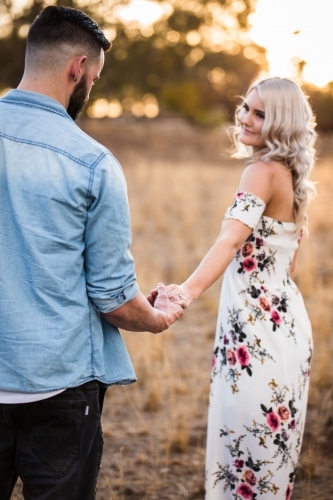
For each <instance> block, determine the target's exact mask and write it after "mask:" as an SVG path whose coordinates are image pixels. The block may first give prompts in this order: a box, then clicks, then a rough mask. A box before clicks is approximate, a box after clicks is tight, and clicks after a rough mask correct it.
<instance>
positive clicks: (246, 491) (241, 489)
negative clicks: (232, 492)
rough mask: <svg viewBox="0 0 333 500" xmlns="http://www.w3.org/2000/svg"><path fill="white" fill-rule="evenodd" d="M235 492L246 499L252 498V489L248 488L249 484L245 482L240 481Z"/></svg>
mask: <svg viewBox="0 0 333 500" xmlns="http://www.w3.org/2000/svg"><path fill="white" fill-rule="evenodd" d="M236 493H237V494H238V495H240V496H241V497H243V498H245V499H246V500H252V498H253V491H252V489H251V488H250V486H249V485H248V484H246V483H242V484H240V485H239V486H237V488H236Z"/></svg>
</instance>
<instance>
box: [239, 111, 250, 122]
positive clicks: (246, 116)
mask: <svg viewBox="0 0 333 500" xmlns="http://www.w3.org/2000/svg"><path fill="white" fill-rule="evenodd" d="M241 123H242V124H243V125H250V124H251V114H250V112H249V111H246V112H245V113H244V114H243V115H242V117H241Z"/></svg>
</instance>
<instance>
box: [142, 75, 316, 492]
mask: <svg viewBox="0 0 333 500" xmlns="http://www.w3.org/2000/svg"><path fill="white" fill-rule="evenodd" d="M314 127H315V123H314V119H313V115H312V112H311V109H310V106H309V104H308V102H307V100H306V98H305V97H304V95H303V93H302V91H301V89H300V88H299V87H298V85H296V84H295V83H293V82H292V81H290V80H287V79H281V78H268V79H265V80H262V81H259V82H257V83H255V84H254V85H252V86H251V88H250V89H249V91H248V93H247V96H246V98H245V100H244V102H243V104H242V105H241V106H240V107H239V109H238V110H237V113H236V126H235V130H234V139H235V145H236V149H237V151H238V153H240V151H241V148H243V149H244V146H246V147H247V149H249V148H251V150H252V158H253V163H252V164H250V165H249V166H248V167H247V168H246V169H245V171H244V173H243V175H242V177H241V180H240V185H239V188H238V191H237V194H236V197H235V200H234V202H233V205H232V206H231V207H230V208H229V209H228V210H227V213H226V215H225V217H224V221H223V225H222V230H221V233H220V235H219V237H218V239H217V241H216V243H215V244H214V245H213V247H212V248H211V249H210V251H209V252H208V253H207V255H206V256H205V257H204V259H203V260H202V262H201V264H200V265H199V266H198V268H197V269H196V270H195V271H194V273H193V274H192V275H191V276H190V277H189V278H188V280H187V281H185V283H183V284H182V285H181V286H177V285H169V286H168V287H167V290H168V295H169V298H170V299H171V300H172V301H174V302H176V303H178V304H180V305H181V306H182V307H183V308H186V307H188V306H189V305H190V304H191V302H193V300H195V299H196V298H198V297H199V295H201V294H202V293H203V292H204V291H205V290H206V289H207V288H208V287H210V286H211V285H212V284H213V283H214V282H215V281H216V280H217V279H218V278H219V277H220V276H221V274H222V273H223V272H224V271H225V276H224V281H223V286H222V292H221V301H220V308H219V316H218V322H217V331H216V340H215V347H214V356H213V369H212V380H211V394H210V406H209V418H208V438H207V439H208V441H207V464H206V499H207V500H215V499H216V500H217V499H218V500H227V499H228V500H229V499H230V500H231V499H235V500H241V499H259V498H264V499H265V500H270V499H274V500H278V499H281V500H282V499H287V500H289V499H290V497H291V493H292V488H293V481H294V476H295V471H296V467H297V461H298V457H299V453H300V447H301V442H302V436H303V431H304V423H305V413H306V404H307V392H308V383H309V370H310V360H311V353H312V338H311V325H310V322H309V319H308V316H307V313H306V310H305V307H304V303H303V300H302V297H301V295H300V292H299V291H298V289H297V287H296V285H295V284H294V282H293V281H292V280H291V276H292V274H293V271H294V268H295V263H296V256H297V248H298V245H299V242H300V240H301V234H302V232H304V230H306V225H307V216H306V208H307V205H308V202H309V201H310V198H311V196H312V195H313V194H314V186H313V184H312V183H310V181H309V180H308V175H309V172H310V170H311V168H312V166H313V163H314V149H313V144H314V141H315V137H316V134H315V132H314ZM243 156H244V155H243ZM152 295H153V296H154V293H153V294H152ZM151 298H152V297H151ZM261 495H263V497H262V496H261Z"/></svg>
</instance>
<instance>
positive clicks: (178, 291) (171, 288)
mask: <svg viewBox="0 0 333 500" xmlns="http://www.w3.org/2000/svg"><path fill="white" fill-rule="evenodd" d="M161 284H162V283H159V284H158V285H157V288H154V289H153V290H152V291H151V292H150V294H149V295H148V297H147V299H148V301H149V302H150V304H151V305H152V306H153V307H156V303H157V304H159V298H160V291H159V285H161ZM163 287H164V285H163ZM164 290H165V291H166V294H167V298H168V301H169V302H170V303H173V304H175V305H177V306H181V307H182V309H186V308H187V307H188V306H189V305H190V303H191V300H190V292H189V291H188V290H187V288H186V286H185V285H173V284H172V285H168V286H167V287H164Z"/></svg>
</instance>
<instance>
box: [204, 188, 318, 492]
mask: <svg viewBox="0 0 333 500" xmlns="http://www.w3.org/2000/svg"><path fill="white" fill-rule="evenodd" d="M264 210H265V203H264V202H263V201H262V200H261V199H260V198H258V197H256V196H255V195H253V194H252V193H238V194H237V196H236V199H235V202H234V204H233V206H232V207H230V208H229V209H228V211H227V213H226V215H225V219H237V220H240V221H241V222H243V223H244V224H246V225H247V226H249V227H250V228H251V229H252V230H253V232H252V233H251V235H250V236H249V238H248V239H247V241H246V242H245V243H244V244H243V246H242V248H241V249H240V251H239V252H238V253H237V255H236V257H235V259H234V260H233V261H232V263H231V264H230V265H229V267H228V269H227V270H226V272H225V275H224V279H223V286H222V291H221V300H220V308H219V316H218V322H217V331H216V340H215V346H214V355H213V367H212V380H211V394H210V405H209V417H208V438H207V462H206V464H207V466H206V500H243V499H248V500H252V499H257V500H259V498H263V499H264V500H273V499H274V500H282V499H283V500H289V499H290V498H291V494H292V488H293V481H294V477H295V472H296V467H297V461H298V457H299V453H300V448H301V443H302V436H303V431H304V423H305V414H306V404H307V393H308V383H309V372H310V361H311V354H312V336H311V325H310V322H309V319H308V315H307V313H306V310H305V307H304V303H303V299H302V297H301V294H300V292H299V290H298V289H297V287H296V285H295V283H294V282H293V281H292V280H291V279H290V277H289V268H290V264H291V261H292V258H293V256H294V253H295V250H296V249H297V247H298V235H297V232H296V226H295V224H294V223H289V222H288V223H286V222H280V221H277V220H275V219H272V218H270V217H266V216H264V215H263V212H264Z"/></svg>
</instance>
